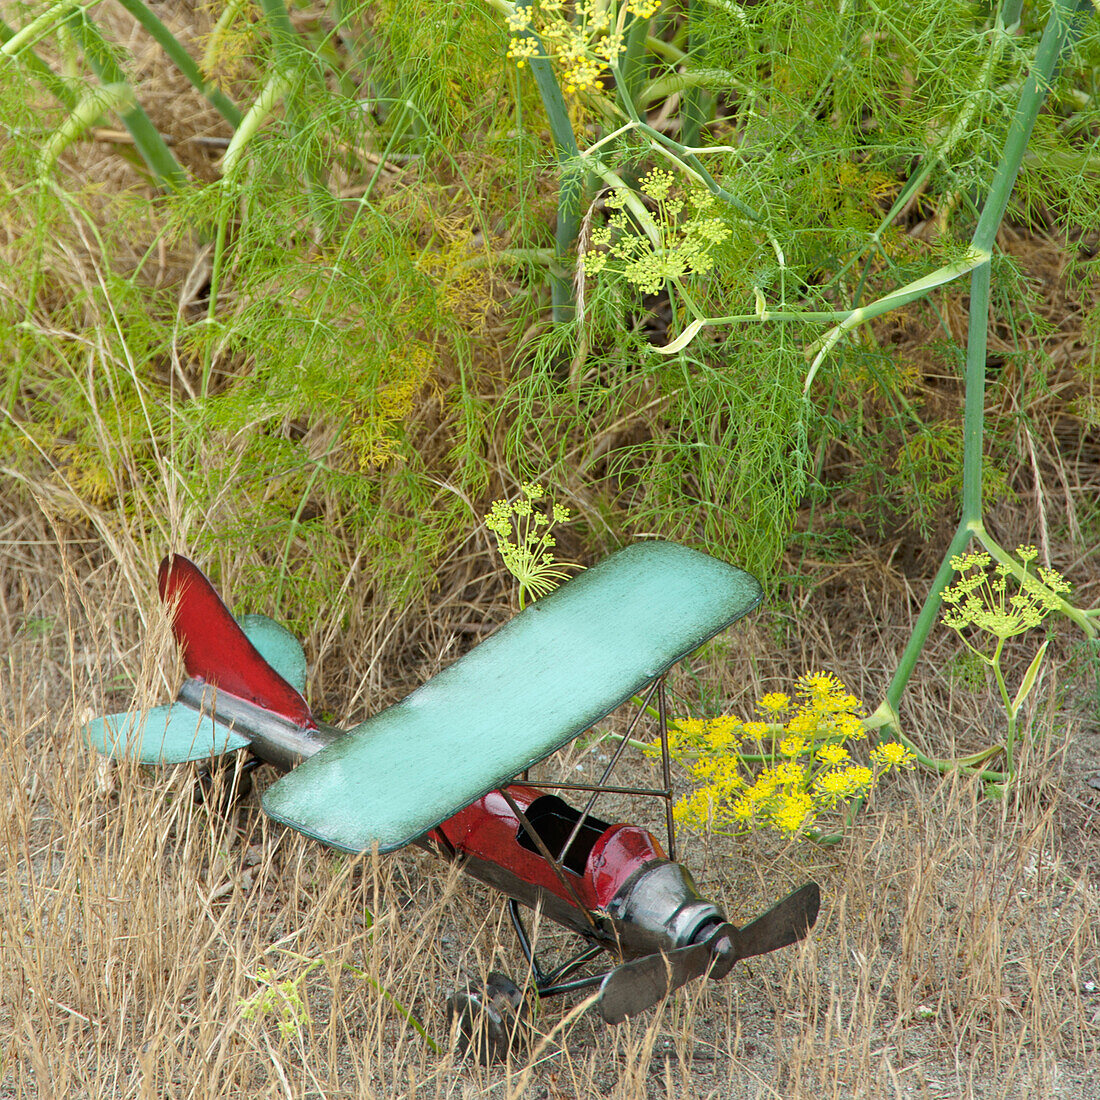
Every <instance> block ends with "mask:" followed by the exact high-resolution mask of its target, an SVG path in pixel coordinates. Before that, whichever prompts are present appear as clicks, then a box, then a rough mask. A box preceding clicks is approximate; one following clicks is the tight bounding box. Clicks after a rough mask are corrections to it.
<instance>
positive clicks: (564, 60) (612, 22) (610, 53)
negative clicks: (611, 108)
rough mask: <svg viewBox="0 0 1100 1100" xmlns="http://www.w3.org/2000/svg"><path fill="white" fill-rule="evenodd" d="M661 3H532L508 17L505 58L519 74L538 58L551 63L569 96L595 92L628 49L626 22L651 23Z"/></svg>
mask: <svg viewBox="0 0 1100 1100" xmlns="http://www.w3.org/2000/svg"><path fill="white" fill-rule="evenodd" d="M660 6H661V2H660V0H626V2H624V3H616V2H615V0H573V2H572V3H566V2H565V0H531V3H529V4H517V5H516V7H515V10H514V11H512V12H511V14H509V15H508V16H507V23H508V29H509V31H510V32H511V38H510V39H509V42H508V56H509V57H510V58H512V60H513V61H515V63H516V65H517V66H518V67H519V68H521V69H522V68H523V66H524V65H525V64H526V63H527V62H528V61H531V60H532V59H534V58H536V57H547V58H549V59H551V60H552V61H553V62H554V63H555V64H556V65H557V67H558V69H559V70H560V72H561V80H562V87H563V88H564V90H565V91H566V92H567V93H568V94H570V95H574V94H576V93H577V92H594V91H598V90H599V88H600V86H601V84H602V82H603V80H604V78H605V77H606V76H607V75H608V73H609V72H610V69H611V65H612V64H613V63H614V62H615V61H616V60H617V59H618V56H619V54H620V53H622V51H623V50H624V49H625V48H626V42H625V37H626V35H625V29H626V26H627V19H628V18H638V19H649V18H650V17H651V16H652V15H654V14H655V13H656V11H657V9H658V8H659V7H660Z"/></svg>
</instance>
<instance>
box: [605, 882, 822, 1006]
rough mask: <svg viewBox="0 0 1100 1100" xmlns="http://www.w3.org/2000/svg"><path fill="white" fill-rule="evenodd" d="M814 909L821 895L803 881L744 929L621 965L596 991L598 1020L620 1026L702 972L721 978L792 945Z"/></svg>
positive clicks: (718, 932)
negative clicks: (739, 963) (749, 960)
mask: <svg viewBox="0 0 1100 1100" xmlns="http://www.w3.org/2000/svg"><path fill="white" fill-rule="evenodd" d="M820 908H821V890H820V888H819V887H818V885H817V883H816V882H809V883H807V884H806V885H805V886H803V887H801V888H800V889H798V890H795V891H794V892H793V893H792V894H788V895H787V897H785V898H783V900H782V901H778V902H776V903H775V905H773V906H772V907H771V908H770V909H769V910H768V911H767V912H766V913H764V914H762V915H761V916H759V917H757V918H756V920H754V921H753V922H752V923H751V924H747V925H745V927H744V928H740V929H738V928H734V926H733V925H732V924H720V925H719V926H718V927H717V928H716V929H714V931H713V932H712V933H711V934H710V935H709V936H708V937H707V938H706V939H705V940H703V941H702V942H701V943H692V944H688V946H687V947H679V948H677V949H676V950H675V951H668V952H664V953H662V954H659V955H646V956H645V957H643V958H641V959H634V960H633V961H631V962H628V963H623V965H622V966H617V967H616V968H615V969H614V970H612V971H611V973H610V974H608V975H607V977H606V978H604V980H603V984H602V985H601V986H600V1000H599V1008H600V1015H601V1016H602V1017H603V1019H604V1021H605V1022H607V1023H609V1024H618V1023H622V1021H623V1020H625V1019H626V1018H627V1017H628V1016H634V1015H637V1013H639V1012H644V1011H645V1010H646V1009H647V1008H652V1007H653V1005H655V1004H658V1003H659V1002H660V1001H662V1000H663V999H664V998H665V997H667V996H668V995H669V994H670V993H671V992H673V990H676V989H679V988H680V986H682V985H685V984H686V983H687V982H690V981H691V980H692V979H693V978H698V977H701V976H702V975H703V974H707V973H709V974H710V976H711V977H712V978H723V977H725V976H726V974H728V973H729V971H730V968H731V967H732V966H733V964H734V963H735V962H737V960H738V959H746V958H750V957H751V956H753V955H764V954H766V953H767V952H769V951H775V950H777V949H778V948H780V947H788V946H789V945H790V944H792V943H797V941H798V940H800V939H802V938H803V937H804V936H805V935H806V933H807V932H809V930H810V929H811V928H812V927H813V924H814V921H816V920H817V913H818V910H819V909H820Z"/></svg>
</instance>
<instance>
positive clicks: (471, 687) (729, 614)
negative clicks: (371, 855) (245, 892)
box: [263, 542, 762, 851]
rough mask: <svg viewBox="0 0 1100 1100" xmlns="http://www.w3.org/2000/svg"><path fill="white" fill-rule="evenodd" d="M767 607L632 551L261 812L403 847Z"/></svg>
mask: <svg viewBox="0 0 1100 1100" xmlns="http://www.w3.org/2000/svg"><path fill="white" fill-rule="evenodd" d="M761 596H762V593H761V589H760V585H759V584H758V583H757V581H756V580H755V578H753V577H752V576H750V575H749V574H748V573H745V572H743V571H742V570H740V569H737V568H735V567H733V566H731V565H727V564H725V563H724V562H720V561H718V560H716V559H715V558H712V557H709V556H708V555H706V554H701V553H698V552H697V551H693V550H689V549H687V548H686V547H683V546H678V545H675V544H673V543H666V542H644V543H638V544H636V545H634V546H631V547H628V548H627V549H626V550H622V551H620V552H619V553H617V554H614V555H612V556H611V557H609V558H606V559H605V560H604V561H602V562H600V563H599V565H597V566H595V567H594V568H592V569H589V570H587V571H586V572H584V573H581V574H580V575H579V576H577V577H575V578H573V579H572V580H570V581H569V582H568V583H566V584H564V585H562V587H561V588H559V589H558V590H557V591H556V592H555V593H553V594H552V595H550V596H548V597H546V598H545V599H542V600H539V601H538V603H536V604H534V605H532V606H531V607H528V608H527V609H526V610H525V611H523V612H521V613H520V614H519V615H517V616H516V617H515V618H514V619H513V620H512V621H511V622H509V623H508V624H506V625H505V626H504V627H502V628H501V629H500V630H499V631H497V633H496V634H494V635H493V636H492V637H491V638H489V639H488V640H486V641H485V642H483V643H482V644H481V645H479V646H477V647H476V648H475V649H474V650H472V651H471V652H470V653H468V654H466V655H465V656H464V657H462V658H460V659H459V660H458V661H456V662H455V663H454V664H453V665H451V666H450V667H449V668H447V669H445V670H444V671H443V672H441V673H439V674H438V675H437V676H435V677H434V678H433V679H432V680H430V681H429V682H428V683H426V684H425V685H423V687H421V688H419V689H417V690H416V691H414V692H413V693H412V694H411V695H409V696H408V697H407V698H405V699H404V700H402V701H401V702H400V703H398V704H397V705H396V706H393V707H390V708H389V709H387V710H384V711H382V712H381V713H380V714H377V715H375V716H374V717H373V718H370V719H368V721H366V722H364V723H363V724H362V725H361V726H358V727H357V728H355V729H354V730H351V731H349V733H348V734H346V735H345V736H344V737H342V738H340V739H339V740H338V741H337V742H335V743H334V744H333V745H332V746H330V747H329V748H327V749H325V750H324V751H323V752H321V753H318V755H317V756H315V757H313V758H312V759H311V760H308V761H306V762H305V763H304V764H303V765H302V766H301V767H299V768H297V769H296V770H295V771H293V772H291V774H290V775H288V776H285V777H284V778H283V779H281V780H279V782H278V783H276V784H274V785H273V786H272V787H269V788H268V789H267V791H266V792H265V793H264V800H263V802H264V809H265V810H266V811H267V812H268V813H269V814H270V815H271V816H272V817H273V818H274V819H275V820H276V821H280V822H282V823H284V824H286V825H290V826H292V827H293V828H295V829H297V830H299V831H300V832H303V833H305V834H306V835H307V836H311V837H314V838H316V839H317V840H320V841H322V842H324V843H326V844H329V845H332V846H333V847H336V848H342V849H344V850H347V851H362V850H365V849H369V848H370V847H371V846H372V845H374V844H377V845H378V848H379V850H380V851H392V850H394V849H396V848H400V847H402V846H404V845H405V844H408V843H409V842H410V841H412V840H414V839H415V838H416V837H418V836H421V835H422V834H423V833H426V832H427V831H428V830H430V829H431V828H433V827H434V826H436V825H438V824H439V823H440V822H441V821H443V820H445V819H446V818H448V817H449V816H451V815H452V814H453V813H455V812H456V811H457V810H459V809H461V808H462V807H463V806H465V805H467V804H468V803H469V802H470V801H471V800H472V799H476V798H478V797H480V796H481V795H483V794H486V793H487V792H488V791H490V790H493V789H495V788H498V787H500V786H502V785H504V784H506V783H507V782H508V781H509V780H511V779H512V778H513V777H515V776H516V775H518V774H520V773H521V772H522V771H523V770H524V769H525V768H527V767H529V766H530V765H532V764H534V763H536V762H537V761H539V760H541V759H543V758H544V757H546V756H548V755H550V753H552V752H554V751H555V750H556V749H558V748H561V747H562V746H563V745H565V744H567V743H568V742H569V741H571V740H572V739H573V738H574V737H576V736H577V735H578V734H580V733H583V732H584V730H586V729H588V728H589V727H590V726H592V724H593V723H595V722H597V721H599V719H601V718H603V717H604V716H605V715H606V714H608V713H609V712H610V711H612V710H614V709H615V708H616V707H617V706H619V705H620V704H621V703H623V702H625V701H626V700H627V699H629V698H630V697H631V696H632V695H634V694H635V693H636V692H637V691H639V690H640V689H641V688H643V687H644V686H645V685H646V684H648V683H650V682H651V681H652V680H654V679H655V678H656V677H658V676H660V675H661V674H662V673H664V672H665V671H667V670H668V669H669V668H670V667H671V666H672V665H674V664H675V663H676V662H677V661H679V660H680V659H681V658H683V657H685V656H686V655H687V654H688V653H690V652H692V650H694V649H696V648H698V647H699V646H700V645H701V644H702V643H703V642H705V641H706V640H707V639H708V638H711V637H713V636H714V635H715V634H717V633H718V632H719V631H721V630H724V629H725V628H726V627H727V626H729V625H731V624H732V623H734V622H736V621H737V620H738V619H740V618H741V617H742V616H743V615H745V614H747V613H748V612H750V611H752V610H753V609H754V608H755V607H756V606H757V605H758V604H759V603H760V599H761Z"/></svg>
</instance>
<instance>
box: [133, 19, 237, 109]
mask: <svg viewBox="0 0 1100 1100" xmlns="http://www.w3.org/2000/svg"><path fill="white" fill-rule="evenodd" d="M118 2H119V3H120V4H121V5H122V6H123V7H124V8H125V9H126V10H127V11H128V12H129V13H130V14H131V15H132V16H133V17H134V18H135V19H136V20H137V21H138V22H139V23H140V24H141V25H142V26H143V27H144V28H145V29H146V30H147V31H148V32H149V34H150V35H152V37H153V39H154V40H155V41H156V42H157V44H158V45H159V46H160V47H161V49H162V50H164V52H165V53H166V54H167V55H168V57H169V58H170V59H171V61H172V63H173V64H174V65H175V66H176V68H177V69H179V71H180V72H181V73H183V75H184V76H185V77H187V79H188V80H189V81H190V82H191V84H192V85H193V86H194V87H195V88H196V89H197V90H198V91H199V92H201V93H202V95H204V96H205V97H206V99H207V100H208V101H209V102H210V104H211V105H212V106H213V107H214V108H215V109H216V110H217V111H218V113H219V114H220V115H221V116H222V118H224V119H225V120H226V122H228V123H229V125H230V126H232V127H233V128H234V129H236V128H237V127H238V126H239V125H240V124H241V118H242V115H241V111H240V108H238V107H237V105H236V104H235V103H233V102H232V100H230V98H229V97H228V96H227V95H226V94H225V93H224V92H223V91H222V90H221V89H220V88H218V87H216V86H214V85H212V84H209V83H207V81H206V78H205V77H204V76H203V75H202V72H201V71H200V69H199V67H198V65H197V64H196V63H195V60H194V58H192V57H191V55H190V54H189V53H188V52H187V51H186V50H185V49H184V48H183V46H182V45H180V41H179V39H178V38H176V36H175V35H174V34H173V33H172V32H171V31H170V30H169V29H168V28H167V27H166V26H165V25H164V24H163V23H162V22H161V21H160V20H159V19H158V18H157V16H156V15H155V14H154V13H153V12H152V11H151V10H150V9H149V8H148V7H146V5H145V4H143V3H142V2H141V0H118Z"/></svg>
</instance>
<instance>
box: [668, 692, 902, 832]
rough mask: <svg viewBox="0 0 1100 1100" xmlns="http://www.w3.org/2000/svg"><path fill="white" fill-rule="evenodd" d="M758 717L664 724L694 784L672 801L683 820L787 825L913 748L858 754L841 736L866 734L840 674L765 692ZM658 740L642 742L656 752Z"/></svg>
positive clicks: (731, 826) (806, 818)
mask: <svg viewBox="0 0 1100 1100" xmlns="http://www.w3.org/2000/svg"><path fill="white" fill-rule="evenodd" d="M756 710H757V713H758V714H760V715H761V716H762V720H759V721H758V720H752V721H747V722H745V721H742V720H741V719H739V718H736V717H734V716H732V715H728V714H725V715H721V716H719V717H717V718H680V719H678V720H677V721H676V722H675V723H673V724H672V726H671V727H670V729H669V749H670V751H671V754H672V756H673V758H674V759H676V760H678V761H680V762H681V763H683V764H684V765H685V766H686V767H687V768H688V770H689V771H690V772H691V774H692V777H693V778H694V779H695V781H696V783H697V784H698V786H697V788H696V790H695V791H693V792H692V793H691V794H689V795H687V796H686V797H684V798H682V799H681V800H680V801H679V802H678V803H677V805H676V807H675V810H674V814H675V817H676V820H677V821H678V822H679V823H680V824H682V825H686V826H688V827H689V828H695V829H700V830H704V829H710V830H714V831H717V832H725V831H731V832H734V833H745V832H749V831H751V830H753V829H757V828H761V827H770V828H774V829H777V830H778V831H779V832H781V833H787V834H790V835H794V834H797V833H799V832H802V831H803V830H805V829H808V828H809V827H810V826H811V825H812V824H813V823H814V821H815V820H816V819H817V817H818V815H819V814H822V813H825V812H829V811H835V810H837V809H838V808H841V807H842V806H843V804H844V803H847V802H848V801H850V800H851V799H853V798H855V797H857V796H859V795H863V794H866V793H867V792H868V791H870V790H871V789H872V788H873V787H874V786H875V784H876V783H877V782H878V781H879V779H880V778H881V777H882V776H883V775H885V774H886V773H887V772H890V771H893V770H894V769H896V768H906V767H912V765H913V763H914V757H913V754H912V753H911V752H910V751H909V750H908V749H906V748H905V747H904V746H903V745H901V744H899V743H898V742H894V741H885V742H883V743H882V744H880V745H878V746H876V747H875V748H874V749H872V750H871V753H870V760H871V766H870V767H868V766H866V765H863V764H857V763H855V762H854V761H853V760H852V758H851V755H850V753H849V751H848V749H847V747H846V743H847V742H850V741H854V740H859V739H861V738H864V737H865V736H866V730H865V728H864V726H863V723H862V721H861V718H862V714H863V707H862V704H861V703H860V701H859V699H857V698H856V697H855V696H854V695H853V694H852V693H851V692H849V691H848V689H847V688H846V687H845V686H844V684H843V683H842V682H841V681H840V680H839V679H837V677H835V676H833V675H831V674H829V673H826V672H812V673H806V674H805V675H804V676H801V677H800V678H799V679H798V681H797V682H796V685H795V698H794V699H793V700H792V698H791V696H790V695H788V694H786V693H785V692H779V691H773V692H769V693H768V694H766V695H764V696H763V697H762V698H761V699H760V700H759V701H758V703H757V705H756ZM659 751H660V746H659V744H658V743H654V744H653V745H651V746H650V747H649V749H648V750H647V754H648V755H650V756H651V757H653V758H655V757H656V756H657V755H658V754H659Z"/></svg>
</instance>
